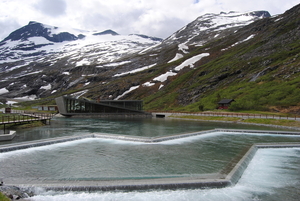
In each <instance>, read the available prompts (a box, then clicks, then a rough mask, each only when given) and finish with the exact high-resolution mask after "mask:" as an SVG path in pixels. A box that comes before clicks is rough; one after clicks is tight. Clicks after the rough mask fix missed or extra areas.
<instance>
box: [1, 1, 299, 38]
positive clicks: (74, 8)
mask: <svg viewBox="0 0 300 201" xmlns="http://www.w3.org/2000/svg"><path fill="white" fill-rule="evenodd" d="M298 3H299V0H246V1H245V0H0V27H1V29H0V40H3V39H4V38H5V37H7V36H8V35H9V34H10V33H11V32H12V31H14V30H16V29H18V28H20V27H22V26H25V25H27V24H28V22H29V21H37V22H41V23H44V24H48V25H53V26H58V27H72V28H77V29H82V30H90V31H94V30H97V31H104V30H106V29H112V30H114V31H116V32H118V33H119V34H131V33H136V34H146V35H149V36H156V37H161V38H166V37H168V36H170V35H171V34H172V33H174V32H175V31H177V30H178V29H180V28H181V27H183V26H184V25H186V24H188V23H189V22H191V21H193V20H195V19H196V18H197V17H198V16H200V15H203V14H205V13H219V12H221V11H225V12H229V11H241V12H245V11H257V10H267V11H269V12H270V14H271V15H276V14H282V13H284V12H285V11H286V10H288V9H290V8H292V7H293V6H295V5H297V4H298Z"/></svg>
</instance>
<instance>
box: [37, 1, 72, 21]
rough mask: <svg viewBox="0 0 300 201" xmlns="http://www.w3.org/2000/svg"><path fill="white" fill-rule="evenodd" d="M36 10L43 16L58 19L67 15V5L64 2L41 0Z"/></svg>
mask: <svg viewBox="0 0 300 201" xmlns="http://www.w3.org/2000/svg"><path fill="white" fill-rule="evenodd" d="M35 8H36V9H37V10H38V11H40V12H41V13H43V14H46V15H49V16H52V17H57V16H60V15H63V14H65V13H66V9H67V4H66V2H65V1H64V0H51V1H50V0H40V1H39V2H38V4H36V5H35Z"/></svg>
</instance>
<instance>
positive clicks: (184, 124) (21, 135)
mask: <svg viewBox="0 0 300 201" xmlns="http://www.w3.org/2000/svg"><path fill="white" fill-rule="evenodd" d="M214 128H235V129H263V130H274V128H270V127H259V126H245V125H239V124H225V123H212V122H198V121H180V120H167V119H68V118H55V119H54V120H52V121H51V125H47V126H44V127H39V128H33V129H26V130H20V131H17V137H16V138H15V139H14V140H13V141H12V142H2V144H5V143H6V144H7V143H16V142H23V141H31V140H39V139H47V138H53V137H61V136H78V135H84V134H90V133H112V134H122V135H135V136H142V137H156V136H166V135H173V134H182V133H189V132H195V131H200V130H208V129H214ZM263 142H300V137H298V136H284V135H262V134H234V133H226V134H225V133H210V134H205V135H202V136H196V137H189V138H183V139H177V140H171V141H166V142H161V143H155V144H144V143H137V142H125V141H120V140H107V139H95V138H91V139H83V140H78V141H73V142H66V143H59V144H55V145H48V146H43V147H38V148H30V149H25V150H19V151H13V152H7V153H2V154H0V164H1V167H0V178H9V179H16V180H18V179H20V180H22V179H24V180H25V181H28V182H30V181H35V180H40V181H47V180H52V179H54V180H60V181H62V182H63V181H70V180H74V181H76V180H81V181H87V182H88V181H91V180H96V181H99V180H103V179H105V180H107V179H125V180H126V179H131V178H151V177H153V178H157V177H193V176H194V175H199V174H216V175H218V174H220V173H222V171H223V170H224V168H226V167H227V166H228V165H230V163H231V161H232V160H235V159H236V158H240V157H241V155H243V154H244V153H245V151H246V150H247V149H248V148H249V147H250V146H251V145H252V144H254V143H263ZM299 158H300V151H299V149H265V150H262V151H260V150H259V152H258V154H257V155H256V156H255V158H254V159H255V160H253V161H254V162H253V161H252V162H251V164H254V165H251V164H250V166H249V167H248V168H247V170H246V172H245V174H244V175H243V177H242V179H241V180H240V181H239V182H238V184H237V185H236V186H234V187H229V188H224V189H209V190H175V191H152V190H149V191H144V192H139V191H134V192H94V193H87V192H80V193H76V192H65V193H61V192H60V193H59V192H45V191H43V190H41V191H39V192H38V194H39V195H38V196H35V197H34V198H33V200H155V199H156V200H274V199H275V200H276V198H277V197H278V196H279V195H280V196H282V198H283V197H284V196H285V197H290V198H291V199H290V200H293V197H294V196H295V197H296V196H297V195H298V192H299V186H300V185H299V175H300V174H299V173H300V172H299V167H300V159H299ZM257 168H258V169H257ZM278 183H279V184H280V185H279V184H278ZM294 185H296V186H294Z"/></svg>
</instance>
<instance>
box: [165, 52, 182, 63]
mask: <svg viewBox="0 0 300 201" xmlns="http://www.w3.org/2000/svg"><path fill="white" fill-rule="evenodd" d="M182 57H183V55H182V54H179V53H176V55H175V57H174V58H173V59H171V60H170V61H168V63H171V62H173V61H177V60H178V59H181V58H182Z"/></svg>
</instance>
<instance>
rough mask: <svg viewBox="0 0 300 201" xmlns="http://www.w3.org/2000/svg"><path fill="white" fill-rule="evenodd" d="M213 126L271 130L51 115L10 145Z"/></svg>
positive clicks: (160, 133)
mask: <svg viewBox="0 0 300 201" xmlns="http://www.w3.org/2000/svg"><path fill="white" fill-rule="evenodd" d="M214 128H233V129H257V130H274V129H275V128H272V127H265V126H252V125H243V124H234V123H214V122H201V121H187V120H176V119H157V118H120V119H103V118H99V119H83V118H81V119H80V118H58V117H57V118H54V119H52V120H51V125H46V126H43V127H37V128H30V129H22V130H17V136H16V137H15V138H14V139H13V140H12V141H8V142H0V145H1V144H10V143H16V142H23V141H32V140H40V139H48V138H54V137H62V136H78V135H84V134H91V133H111V134H122V135H134V136H146V137H154V136H166V135H173V134H182V133H189V132H196V131H202V130H210V129H214Z"/></svg>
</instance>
